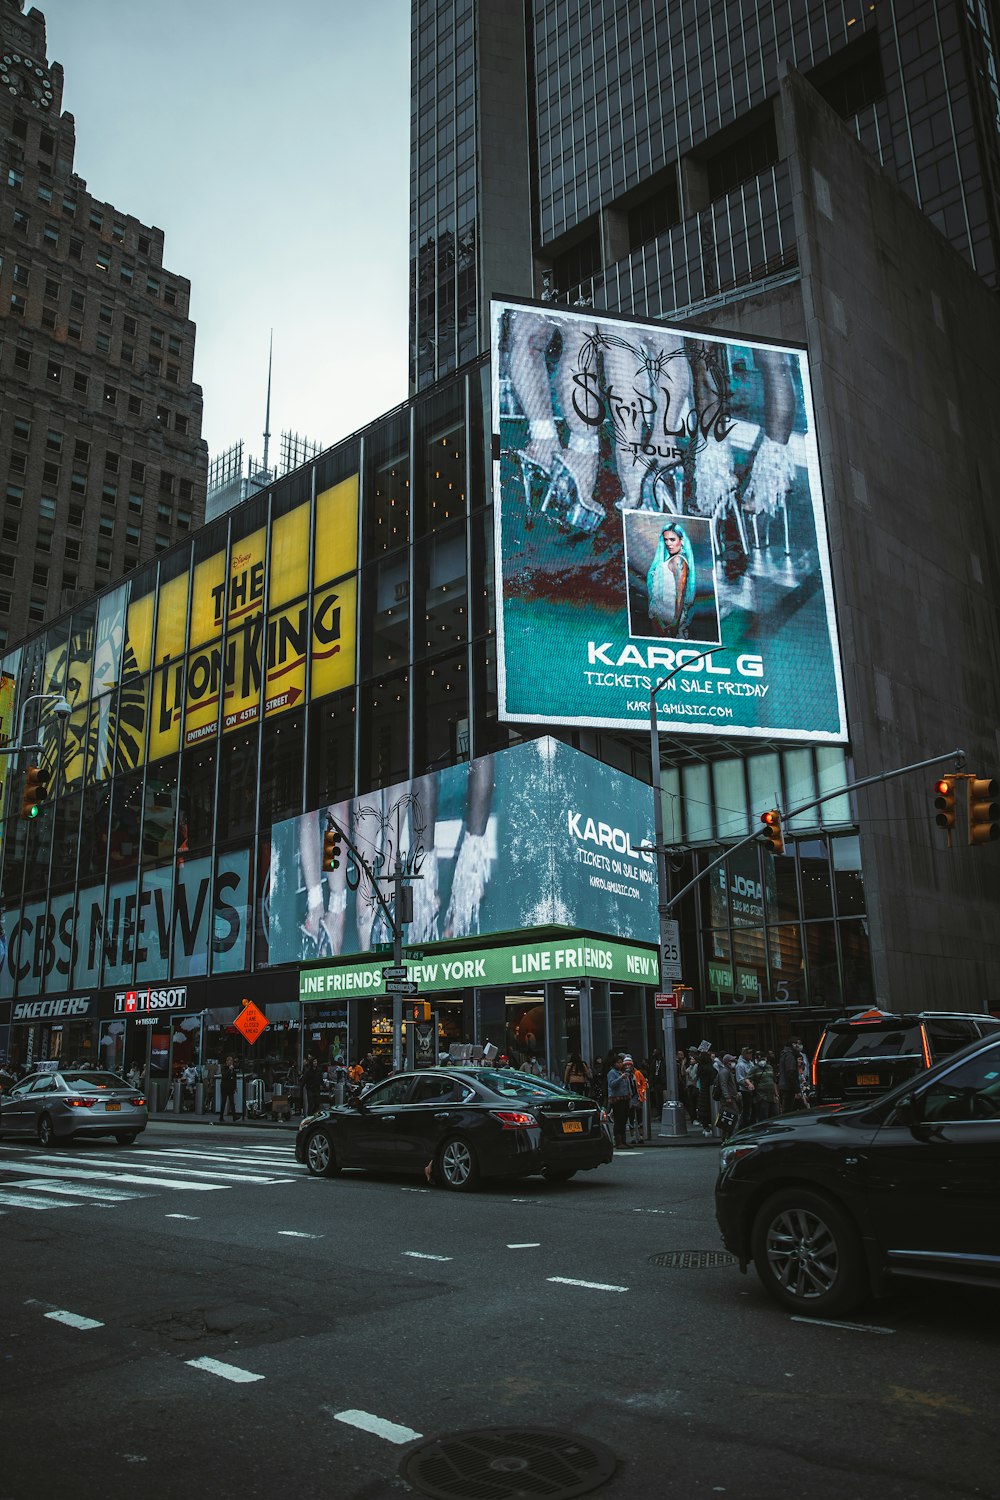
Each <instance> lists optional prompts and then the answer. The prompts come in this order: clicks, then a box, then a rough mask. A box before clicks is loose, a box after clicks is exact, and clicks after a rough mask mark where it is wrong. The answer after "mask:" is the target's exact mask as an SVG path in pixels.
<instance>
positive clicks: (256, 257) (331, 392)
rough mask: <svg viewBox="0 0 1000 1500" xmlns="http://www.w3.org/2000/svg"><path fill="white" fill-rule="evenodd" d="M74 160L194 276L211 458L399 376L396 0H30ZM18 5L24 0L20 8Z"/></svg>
mask: <svg viewBox="0 0 1000 1500" xmlns="http://www.w3.org/2000/svg"><path fill="white" fill-rule="evenodd" d="M35 3H36V4H37V5H38V8H39V9H40V10H41V11H42V12H43V14H44V16H45V19H46V24H47V40H48V57H49V61H50V62H59V63H62V65H63V68H64V70H65V87H64V93H63V109H64V110H68V111H70V113H72V114H73V116H74V117H75V121H76V161H75V167H76V171H77V173H78V174H79V176H81V177H83V178H84V179H85V180H86V183H87V187H88V189H89V191H90V192H91V193H92V194H93V195H94V196H95V197H97V198H99V199H101V200H103V201H105V202H108V203H112V204H113V205H114V206H115V207H116V208H117V209H120V210H122V211H123V212H125V213H129V214H134V215H135V216H136V217H137V218H138V219H140V220H142V221H143V222H144V223H146V224H151V225H155V226H157V227H158V228H160V229H162V230H163V231H164V255H163V262H164V266H165V267H166V269H167V270H169V271H171V272H173V273H174V274H175V275H178V276H184V277H187V279H188V280H189V281H190V282H191V317H192V318H193V320H194V322H195V323H196V325H197V336H196V340H195V362H194V378H195V380H196V381H197V382H198V384H200V385H201V386H202V388H203V391H204V400H205V411H204V418H203V423H202V436H203V437H204V438H205V439H206V441H207V443H208V449H209V456H210V458H212V457H215V456H216V455H217V454H218V453H220V452H221V451H222V450H223V449H225V448H228V447H229V446H230V445H231V444H232V443H235V442H237V441H239V440H240V439H242V440H243V441H244V443H245V449H244V452H245V454H250V455H253V456H254V457H255V458H257V459H259V458H260V456H261V453H262V450H263V438H262V433H263V430H264V413H265V401H266V392H267V357H268V340H269V337H270V333H271V330H272V328H273V330H274V373H273V382H272V396H271V434H272V437H271V464H272V467H273V466H274V463H275V460H276V458H277V456H278V452H279V440H278V434H279V433H280V432H281V431H282V430H291V431H293V432H298V433H301V434H303V435H304V436H307V437H309V438H312V439H313V440H316V441H320V442H321V443H322V444H323V446H324V447H329V446H330V444H332V443H334V442H336V441H337V440H338V439H339V438H341V437H344V436H345V435H346V434H347V433H349V432H353V431H354V430H355V429H356V428H358V427H361V426H363V425H364V424H365V423H366V422H368V421H370V420H371V419H372V418H374V417H377V416H378V415H379V414H380V413H381V412H383V411H387V410H389V409H390V408H391V407H393V406H396V405H397V404H398V403H399V402H400V401H402V400H404V399H405V397H406V394H407V388H406V380H407V369H406V349H407V285H408V265H407V257H408V248H409V224H408V211H409V128H410V122H409V116H410V93H409V90H410V82H409V67H410V28H409V22H410V6H409V0H364V3H362V4H357V3H356V0H171V3H170V4H169V5H162V4H160V3H159V0H35ZM28 9H30V4H26V5H25V10H26V11H27V10H28Z"/></svg>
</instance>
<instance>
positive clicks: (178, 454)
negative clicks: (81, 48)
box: [0, 0, 207, 645]
mask: <svg viewBox="0 0 1000 1500" xmlns="http://www.w3.org/2000/svg"><path fill="white" fill-rule="evenodd" d="M0 47H2V50H0V84H2V87H0V485H2V487H3V519H2V542H0V645H4V644H6V643H8V642H10V641H14V640H17V639H19V638H20V637H22V636H23V635H25V634H26V633H29V632H30V631H32V630H34V629H36V628H37V626H38V625H39V624H41V622H42V621H43V620H46V619H48V618H49V617H51V616H52V615H54V614H56V613H58V612H59V610H60V609H61V608H64V607H65V606H66V605H70V604H73V603H75V602H77V601H78V600H79V599H81V598H83V597H84V596H85V595H88V594H90V593H92V592H93V591H94V590H97V589H101V588H104V587H105V586H106V585H107V584H109V583H110V582H111V581H112V580H113V579H114V578H117V577H119V576H120V575H121V574H122V573H124V572H126V571H127V570H128V569H130V568H133V567H135V566H136V565H137V564H139V563H141V562H143V561H144V560H146V559H148V558H150V557H152V556H153V555H154V554H155V553H156V552H158V551H160V550H162V549H163V548H164V547H166V546H168V545H170V544H171V543H172V542H174V541H176V540H177V538H178V537H179V536H180V535H182V534H183V533H184V532H185V531H187V530H189V529H190V528H192V527H194V526H197V525H199V524H200V523H201V521H202V520H203V519H204V513H205V482H206V470H207V451H206V446H205V444H204V442H203V441H202V439H201V414H202V400H201V389H200V387H199V386H197V385H195V384H194V381H193V362H194V339H195V328H194V324H193V323H192V322H191V320H190V318H189V317H188V300H189V294H190V283H189V282H188V281H186V280H185V279H184V278H183V277H180V276H176V275H174V274H173V273H172V272H170V271H168V270H166V269H165V268H164V266H163V231H162V230H160V229H156V228H153V227H152V226H150V225H146V224H142V223H140V222H139V220H138V219H136V218H134V217H133V216H131V215H130V214H127V213H124V212H122V211H121V210H119V209H118V208H116V207H115V206H114V205H113V204H111V203H106V202H103V201H102V200H100V199H99V198H97V197H95V196H94V195H93V194H92V193H91V192H89V191H88V189H87V184H86V182H85V181H84V180H83V178H82V177H79V176H77V174H76V172H75V171H74V153H75V145H76V142H75V128H74V120H73V116H72V115H71V114H68V113H65V112H64V111H63V110H62V107H61V106H62V92H63V74H62V69H61V67H60V66H59V64H58V63H53V64H49V62H48V61H47V57H46V53H47V46H46V37H45V18H44V16H43V15H42V14H41V12H40V11H38V10H36V9H32V10H30V11H29V12H28V13H27V14H26V15H25V14H24V11H23V0H3V4H2V9H0Z"/></svg>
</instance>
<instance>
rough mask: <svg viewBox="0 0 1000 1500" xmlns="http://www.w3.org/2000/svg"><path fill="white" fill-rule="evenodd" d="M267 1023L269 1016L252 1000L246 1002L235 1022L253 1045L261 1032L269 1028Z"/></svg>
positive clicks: (238, 1029)
mask: <svg viewBox="0 0 1000 1500" xmlns="http://www.w3.org/2000/svg"><path fill="white" fill-rule="evenodd" d="M267 1024H268V1022H267V1017H266V1016H265V1014H264V1012H263V1011H262V1010H261V1009H260V1008H259V1007H258V1006H256V1005H254V1003H253V1001H252V1000H248V1001H247V1002H246V1004H245V1005H244V1007H243V1009H242V1010H241V1011H240V1013H239V1015H238V1016H237V1017H236V1020H235V1021H234V1022H233V1025H234V1026H235V1027H236V1030H237V1031H239V1032H241V1033H242V1034H243V1036H245V1037H246V1039H247V1041H248V1042H249V1043H250V1045H251V1047H252V1046H253V1044H254V1042H255V1041H256V1040H257V1038H258V1037H259V1036H260V1034H261V1032H262V1031H265V1030H266V1029H267Z"/></svg>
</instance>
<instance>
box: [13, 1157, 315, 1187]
mask: <svg viewBox="0 0 1000 1500" xmlns="http://www.w3.org/2000/svg"><path fill="white" fill-rule="evenodd" d="M134 1157H135V1152H133V1151H130V1152H129V1156H128V1159H129V1164H130V1165H132V1163H133V1161H134ZM41 1160H42V1161H59V1160H65V1158H60V1157H51V1156H43V1157H42V1158H41ZM73 1160H74V1162H82V1163H83V1165H84V1166H85V1167H101V1166H105V1165H106V1164H107V1160H108V1158H107V1157H106V1156H80V1155H79V1154H76V1155H74V1157H73ZM133 1170H134V1171H136V1172H156V1171H159V1172H176V1173H177V1174H178V1176H180V1174H181V1173H184V1174H185V1179H187V1178H190V1177H213V1178H218V1179H219V1180H220V1181H221V1182H262V1183H269V1182H278V1181H281V1180H282V1179H281V1178H275V1177H262V1176H261V1175H260V1173H259V1172H219V1171H214V1170H213V1169H211V1168H209V1167H191V1166H188V1164H187V1163H186V1162H184V1163H181V1162H178V1163H177V1165H176V1166H174V1165H173V1164H172V1163H171V1162H169V1161H158V1162H157V1163H156V1164H155V1165H154V1164H153V1163H152V1162H150V1163H149V1164H148V1165H147V1163H146V1162H144V1161H135V1163H134V1167H133ZM108 1175H109V1176H111V1175H112V1174H111V1173H109V1174H108ZM115 1175H117V1174H115ZM136 1180H137V1181H140V1182H141V1181H142V1179H141V1178H137V1179H136ZM287 1180H288V1181H294V1179H293V1178H289V1179H287Z"/></svg>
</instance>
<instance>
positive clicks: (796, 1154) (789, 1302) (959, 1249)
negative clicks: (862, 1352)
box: [715, 1035, 1000, 1317]
mask: <svg viewBox="0 0 1000 1500" xmlns="http://www.w3.org/2000/svg"><path fill="white" fill-rule="evenodd" d="M715 1205H716V1215H717V1218H718V1221H719V1226H720V1228H721V1230H722V1238H723V1241H724V1243H725V1245H726V1248H727V1249H728V1250H730V1251H731V1252H732V1254H733V1255H735V1256H737V1257H738V1258H739V1262H740V1266H741V1269H742V1270H744V1271H745V1270H746V1268H747V1266H748V1264H749V1263H750V1261H751V1260H752V1261H753V1262H754V1265H755V1266H756V1268H757V1274H758V1276H759V1277H760V1279H761V1281H762V1283H763V1284H764V1286H765V1288H766V1289H767V1291H768V1292H770V1293H771V1295H772V1296H773V1297H775V1298H776V1299H777V1301H778V1302H780V1303H781V1304H782V1305H783V1306H784V1307H786V1308H788V1309H790V1310H792V1311H794V1312H798V1313H811V1314H814V1315H816V1316H820V1317H828V1316H836V1315H838V1314H840V1313H843V1312H847V1311H848V1310H850V1309H851V1308H852V1307H854V1306H856V1305H857V1304H858V1303H860V1302H862V1301H864V1300H865V1298H866V1297H868V1296H869V1295H871V1294H872V1293H875V1294H876V1295H880V1294H882V1293H884V1292H885V1291H886V1289H887V1288H888V1287H889V1286H890V1285H891V1283H892V1279H893V1278H894V1277H899V1276H917V1277H929V1278H931V1279H932V1280H938V1281H961V1282H967V1283H970V1284H973V1285H980V1286H989V1287H993V1288H996V1289H998V1290H1000V1037H997V1036H995V1035H994V1036H992V1037H990V1038H983V1039H982V1040H981V1041H978V1042H974V1043H973V1044H972V1045H971V1046H969V1047H966V1048H965V1049H964V1050H963V1051H962V1052H959V1053H956V1054H955V1055H954V1056H952V1057H949V1058H946V1059H945V1060H943V1061H942V1062H940V1063H938V1064H936V1065H935V1066H934V1067H932V1068H931V1069H929V1070H928V1071H927V1072H924V1073H921V1074H920V1075H919V1076H918V1077H917V1078H916V1079H910V1080H908V1081H907V1082H906V1083H904V1084H901V1085H900V1087H899V1088H897V1089H894V1090H893V1092H892V1093H890V1094H888V1095H886V1096H884V1097H883V1098H881V1099H880V1100H878V1102H877V1103H875V1104H869V1105H867V1106H857V1107H855V1108H852V1109H839V1110H838V1109H832V1110H831V1109H823V1110H811V1111H809V1112H807V1113H803V1114H798V1115H788V1116H785V1117H784V1118H782V1119H777V1120H771V1121H769V1122H767V1123H766V1124H761V1125H757V1126H750V1127H749V1128H748V1129H747V1130H742V1131H740V1132H738V1133H737V1134H736V1135H735V1136H733V1137H732V1138H731V1139H730V1141H728V1142H727V1144H726V1145H725V1146H723V1148H722V1151H721V1162H720V1171H719V1178H718V1182H717V1183H716V1188H715Z"/></svg>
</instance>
